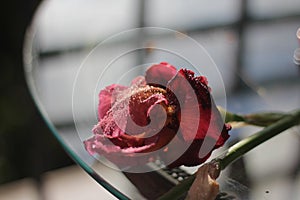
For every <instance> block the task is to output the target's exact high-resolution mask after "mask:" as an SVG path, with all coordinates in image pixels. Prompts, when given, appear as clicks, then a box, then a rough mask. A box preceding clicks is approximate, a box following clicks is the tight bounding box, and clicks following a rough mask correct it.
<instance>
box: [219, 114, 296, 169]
mask: <svg viewBox="0 0 300 200" xmlns="http://www.w3.org/2000/svg"><path fill="white" fill-rule="evenodd" d="M299 123H300V110H297V111H295V112H292V113H290V114H286V115H285V117H283V118H282V119H281V120H279V121H277V122H275V123H274V124H272V125H270V126H268V127H266V128H264V129H262V130H261V131H259V132H257V133H255V134H253V135H251V136H249V137H247V138H245V139H243V140H241V141H240V142H238V143H236V144H235V145H233V146H232V147H230V148H229V149H228V151H227V153H226V154H225V156H224V157H223V158H216V159H217V160H219V162H220V165H221V169H225V168H226V167H227V166H228V165H229V164H231V163H232V162H233V161H235V160H236V159H238V158H239V157H241V156H243V155H244V154H245V153H247V152H248V151H250V150H252V149H253V148H255V147H256V146H258V145H259V144H262V143H263V142H265V141H267V140H269V139H270V138H272V137H274V136H276V135H278V134H279V133H281V132H282V131H284V130H287V129H289V128H291V127H292V126H295V125H297V124H299Z"/></svg>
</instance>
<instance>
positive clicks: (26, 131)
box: [0, 0, 73, 183]
mask: <svg viewBox="0 0 300 200" xmlns="http://www.w3.org/2000/svg"><path fill="white" fill-rule="evenodd" d="M38 4H39V1H37V0H26V1H17V0H12V1H6V2H5V3H2V6H1V12H0V19H1V21H0V26H1V31H0V44H1V45H0V51H1V52H0V66H1V67H0V89H1V90H0V91H1V96H0V183H4V182H8V181H12V180H15V179H19V178H22V177H28V176H30V177H34V178H36V179H39V176H40V174H41V173H43V172H45V171H48V170H50V169H54V168H58V167H61V166H66V165H69V164H71V163H73V162H72V161H71V160H70V159H69V157H68V156H67V155H66V154H65V152H64V151H63V150H62V148H61V147H60V146H59V144H58V142H57V141H56V140H55V139H54V137H53V136H52V134H51V132H50V131H49V129H48V128H47V126H46V124H45V123H44V122H43V120H42V118H41V116H40V115H39V113H38V111H37V109H36V107H35V105H34V103H33V100H32V98H31V96H30V94H29V91H28V88H27V85H26V82H25V78H24V72H23V63H22V60H23V58H22V51H23V38H24V34H25V31H26V27H27V26H28V25H29V24H30V21H31V18H32V16H33V14H34V10H35V9H36V8H37V6H38Z"/></svg>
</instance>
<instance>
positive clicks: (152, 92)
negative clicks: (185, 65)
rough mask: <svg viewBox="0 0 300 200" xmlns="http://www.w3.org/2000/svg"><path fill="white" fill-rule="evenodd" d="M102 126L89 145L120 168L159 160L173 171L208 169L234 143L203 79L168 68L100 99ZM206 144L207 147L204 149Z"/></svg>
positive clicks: (111, 89)
mask: <svg viewBox="0 0 300 200" xmlns="http://www.w3.org/2000/svg"><path fill="white" fill-rule="evenodd" d="M99 100H100V102H99V107H98V114H99V115H98V117H99V122H98V124H97V125H95V127H94V128H93V133H94V136H93V137H92V138H90V139H88V140H86V141H85V142H84V144H85V147H86V149H87V151H88V152H89V153H90V154H99V155H103V156H105V157H107V158H108V159H109V160H111V161H112V162H114V163H115V164H117V165H119V166H124V165H125V166H126V165H136V164H140V163H145V162H148V161H151V160H153V159H155V158H154V157H155V156H159V157H160V158H161V159H163V160H164V161H165V163H166V164H167V165H169V166H171V167H176V166H180V165H187V166H194V165H198V164H201V163H203V162H204V161H205V160H206V159H207V158H208V157H209V156H210V154H211V152H212V151H213V150H214V149H216V148H218V147H220V146H222V145H223V144H224V143H225V141H226V140H227V139H228V138H229V135H228V130H230V127H229V126H227V125H226V124H224V123H223V121H222V118H221V115H220V113H219V111H218V110H217V108H216V105H215V103H214V101H213V99H212V97H211V95H210V88H209V87H208V85H207V80H206V78H205V77H203V76H199V77H195V76H194V72H192V71H190V70H187V69H181V70H179V71H178V72H177V70H176V68H175V67H173V66H172V65H170V64H168V63H165V62H164V63H160V64H156V65H153V66H151V67H150V68H149V69H148V70H147V71H146V75H145V77H137V78H136V79H135V80H133V81H132V85H131V86H130V87H125V86H121V85H116V84H114V85H110V86H108V87H106V88H105V89H103V90H101V91H100V93H99ZM203 144H205V145H203Z"/></svg>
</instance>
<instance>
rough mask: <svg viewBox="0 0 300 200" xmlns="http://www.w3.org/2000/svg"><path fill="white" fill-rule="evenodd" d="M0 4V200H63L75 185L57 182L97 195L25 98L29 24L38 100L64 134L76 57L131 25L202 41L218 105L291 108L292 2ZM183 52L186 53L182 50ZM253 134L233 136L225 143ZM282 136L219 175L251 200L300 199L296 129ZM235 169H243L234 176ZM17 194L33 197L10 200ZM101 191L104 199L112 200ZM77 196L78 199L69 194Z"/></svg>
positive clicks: (295, 75)
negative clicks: (217, 78)
mask: <svg viewBox="0 0 300 200" xmlns="http://www.w3.org/2000/svg"><path fill="white" fill-rule="evenodd" d="M2 5H3V6H1V14H0V15H1V22H0V23H1V31H0V48H1V54H0V63H1V68H0V82H1V84H0V87H1V98H0V124H1V125H0V199H1V200H2V199H33V196H34V198H35V199H49V200H56V199H62V197H66V195H67V192H70V193H72V192H74V188H80V187H82V185H83V184H77V185H76V184H71V185H72V187H70V188H69V189H68V188H67V189H66V187H65V186H66V185H69V186H70V183H74V182H81V181H82V182H83V183H85V184H86V185H88V187H85V189H86V190H85V194H87V193H94V194H95V195H94V196H93V195H91V196H90V199H97V195H98V193H101V194H102V193H103V192H104V193H105V191H104V190H101V189H100V186H98V185H97V184H96V182H93V181H92V179H91V178H89V177H88V176H87V175H85V174H84V173H83V172H82V171H81V170H80V169H78V168H77V167H76V166H75V165H74V162H73V161H72V160H71V159H70V158H69V157H68V156H67V155H66V153H65V152H64V151H63V150H62V148H61V146H60V145H59V144H58V142H57V141H56V139H55V138H54V136H53V135H52V133H51V131H50V130H49V128H48V127H47V124H46V123H45V122H44V121H43V120H42V117H41V115H40V113H39V112H38V109H37V107H36V105H35V103H34V101H33V99H32V98H31V96H30V93H29V89H28V87H27V84H26V80H25V75H24V64H23V48H24V40H25V34H26V30H28V28H29V27H30V26H31V27H34V29H31V30H32V32H31V33H32V34H34V42H35V44H34V47H35V49H34V50H35V52H36V54H37V62H38V66H39V69H40V70H39V79H38V80H37V83H38V85H39V89H40V90H41V91H43V92H42V94H43V95H42V96H41V97H40V98H41V99H42V100H43V102H44V104H45V107H46V109H47V111H48V114H49V116H50V117H51V121H52V122H53V123H54V124H55V125H56V127H57V128H58V129H60V130H63V131H64V133H65V136H66V138H68V137H72V134H73V132H72V130H73V128H74V127H73V116H72V109H71V100H72V97H71V96H72V85H73V82H74V78H75V74H76V71H77V70H78V67H79V66H80V64H81V63H82V61H83V59H84V58H85V57H86V55H87V54H88V52H89V51H90V50H91V49H92V48H93V47H94V46H95V45H96V44H98V43H99V42H101V41H103V40H104V39H106V38H107V37H109V36H111V35H113V34H116V33H119V32H121V31H124V30H128V29H131V28H136V27H144V26H146V27H147V26H152V27H165V28H170V29H174V30H177V31H181V32H183V33H185V34H187V35H189V36H190V37H192V38H193V39H195V40H196V41H197V42H199V43H200V44H202V45H203V47H204V48H205V49H206V50H207V51H208V53H209V54H210V56H211V57H212V59H213V60H214V61H215V63H216V65H217V66H218V69H219V70H220V73H221V76H222V78H223V81H224V85H225V89H226V95H227V108H228V109H229V110H230V111H232V112H240V113H249V112H256V111H267V110H273V111H274V110H275V111H289V110H292V109H295V108H299V106H300V103H299V102H300V81H299V73H300V72H299V69H300V68H299V66H297V65H296V64H295V62H294V59H293V56H294V51H295V50H296V49H297V48H299V47H300V42H299V38H298V39H297V36H296V32H297V29H298V28H299V27H300V1H298V0H287V1H279V0H276V1H274V0H251V1H250V0H243V1H240V0H219V1H204V0H201V1H197V0H185V1H183V0H172V1H170V0H152V1H145V0H131V1H128V0H123V1H108V0H88V1H86V0H72V1H71V0H44V1H37V0H26V1H22V2H17V1H16V0H12V1H7V2H5V3H2ZM33 19H34V20H33ZM32 20H33V21H32ZM299 35H300V34H299ZM299 37H300V36H299ZM125 40H126V38H124V41H122V40H121V41H117V42H116V43H114V44H112V45H113V46H112V47H111V49H110V50H108V51H107V52H106V53H107V55H99V59H101V57H102V56H104V57H105V56H109V55H110V54H112V53H113V49H114V48H121V47H122V45H124V44H125V45H126V41H125ZM166 42H170V43H172V40H170V41H168V40H167V39H166ZM171 45H172V44H171ZM174 45H176V44H175V43H174ZM182 48H184V49H186V50H187V51H188V50H189V47H188V46H186V47H184V46H183V47H182ZM190 53H191V54H195V52H190ZM154 56H157V55H154ZM195 56H197V54H195ZM139 59H140V58H130V59H129V60H128V63H132V64H133V65H134V63H136V62H137V60H139ZM174 65H176V63H174ZM209 82H211V83H213V82H214V80H209ZM213 90H214V88H213ZM215 90H216V93H217V92H218V89H217V88H216V89H215ZM216 96H218V94H216ZM220 98H222V97H221V96H220ZM217 101H218V100H217ZM255 130H257V129H256V128H243V129H239V130H238V131H232V137H231V140H230V141H229V143H233V142H235V141H236V140H238V139H241V138H243V137H245V136H247V135H249V134H250V133H253V132H254V131H255ZM287 132H289V133H290V134H284V135H280V136H279V137H277V138H275V139H273V140H272V141H270V142H268V143H266V144H265V145H264V146H261V147H259V148H257V149H256V150H254V151H252V152H251V153H249V154H248V155H247V156H245V158H244V159H241V160H240V161H239V162H236V163H235V166H233V167H232V170H229V171H228V172H227V175H228V176H229V177H231V178H233V179H234V180H237V181H238V182H239V183H241V184H242V185H244V186H245V187H246V188H248V189H249V191H250V192H249V193H250V195H249V196H250V198H251V199H263V198H264V199H299V198H300V194H299V191H298V189H297V188H299V187H300V156H299V153H300V134H299V129H297V128H294V129H292V130H290V131H287ZM262 152H263V153H262ZM67 166H68V167H67ZM66 167H67V168H66ZM236 168H243V169H244V170H241V171H242V172H241V173H235V170H234V169H236ZM59 169H60V170H59ZM61 170H62V171H61ZM64 170H65V171H64ZM78 174H80V175H78ZM63 175H66V177H65V178H64V179H63V180H64V181H65V182H62V177H63ZM71 177H73V179H72V178H71ZM85 180H86V181H87V182H84V181H85ZM56 181H57V182H56ZM53 185H56V186H60V187H65V189H66V190H65V191H63V190H61V189H59V188H58V187H54V186H53ZM8 188H9V189H8ZM18 188H21V189H19V190H18ZM49 188H50V189H49ZM98 188H99V190H98ZM16 190H18V191H23V192H24V191H25V193H22V192H20V194H28V195H33V196H31V197H28V198H26V195H20V196H22V197H19V196H15V197H13V196H10V195H12V194H13V193H14V192H11V191H16ZM82 190H83V189H82ZM26 191H29V192H27V193H26ZM91 191H93V192H91ZM83 192H84V191H83ZM96 194H97V195H96ZM105 194H106V195H107V196H105V198H107V199H112V198H113V197H112V196H110V195H108V194H107V193H105ZM70 197H71V196H70ZM76 199H86V196H80V195H79V196H78V195H77V196H76Z"/></svg>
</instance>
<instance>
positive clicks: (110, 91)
mask: <svg viewBox="0 0 300 200" xmlns="http://www.w3.org/2000/svg"><path fill="white" fill-rule="evenodd" d="M125 89H127V87H125V86H122V85H117V84H112V85H110V86H107V87H106V88H104V89H103V90H101V91H100V93H99V104H98V117H99V120H100V119H102V118H103V117H104V116H105V114H106V113H107V111H108V110H109V109H110V108H111V107H112V105H113V104H114V103H115V101H116V96H117V95H118V94H119V93H120V92H121V91H124V90H125Z"/></svg>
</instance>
